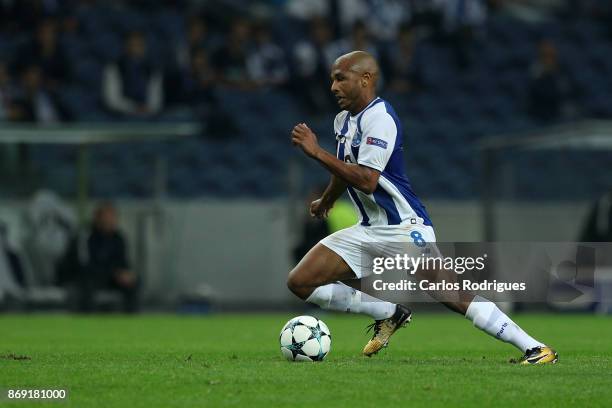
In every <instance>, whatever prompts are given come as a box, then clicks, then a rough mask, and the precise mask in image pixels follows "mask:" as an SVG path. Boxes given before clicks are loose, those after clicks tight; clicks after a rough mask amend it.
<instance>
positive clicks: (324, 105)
mask: <svg viewBox="0 0 612 408" xmlns="http://www.w3.org/2000/svg"><path fill="white" fill-rule="evenodd" d="M332 39H333V37H332V32H331V29H330V26H329V24H328V22H327V20H325V19H322V18H319V17H315V18H314V19H312V21H311V22H310V36H309V38H308V39H307V40H304V41H301V42H299V43H298V44H297V45H296V46H295V47H294V48H293V59H294V62H293V65H294V67H295V69H294V71H295V75H296V77H297V79H298V80H297V81H292V83H293V84H295V89H293V92H294V94H295V95H296V98H298V99H299V100H301V101H303V103H304V104H305V107H306V108H307V109H309V110H310V111H312V112H318V113H320V112H321V111H324V112H325V111H328V112H330V111H333V110H335V109H336V107H337V104H336V101H335V100H334V98H333V97H332V94H331V92H330V91H329V86H328V84H329V75H330V69H331V64H332V63H333V59H332V58H333V56H332V55H331V53H330V44H331V41H332ZM305 83H306V84H308V86H306V87H304V86H303V84H305Z"/></svg>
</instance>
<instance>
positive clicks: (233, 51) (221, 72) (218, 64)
mask: <svg viewBox="0 0 612 408" xmlns="http://www.w3.org/2000/svg"><path fill="white" fill-rule="evenodd" d="M250 35H251V26H250V24H249V22H248V21H247V20H245V19H243V18H237V19H235V20H234V21H233V22H232V23H231V26H230V30H229V33H228V35H227V37H226V38H225V41H224V44H223V45H222V46H221V47H220V48H219V49H217V51H215V52H214V54H213V58H212V60H213V61H214V66H215V70H216V73H217V78H218V79H219V81H220V83H221V84H222V85H224V86H227V87H230V88H235V89H239V90H252V89H254V88H255V82H254V81H252V80H251V78H250V77H249V72H248V69H247V56H248V51H249V37H250Z"/></svg>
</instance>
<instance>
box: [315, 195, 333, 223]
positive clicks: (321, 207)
mask: <svg viewBox="0 0 612 408" xmlns="http://www.w3.org/2000/svg"><path fill="white" fill-rule="evenodd" d="M329 210H331V206H330V205H327V204H325V202H324V201H323V199H322V198H319V199H318V200H314V201H313V202H312V203H310V216H311V217H314V218H318V219H323V218H327V215H328V214H329Z"/></svg>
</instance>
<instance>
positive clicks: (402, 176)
mask: <svg viewBox="0 0 612 408" xmlns="http://www.w3.org/2000/svg"><path fill="white" fill-rule="evenodd" d="M334 132H335V134H336V140H337V152H336V154H337V157H338V158H339V159H340V160H343V161H345V162H350V163H358V164H360V165H363V166H367V167H371V168H373V169H376V170H378V171H380V172H381V173H380V178H379V179H378V185H377V186H376V190H375V191H374V193H372V194H365V193H364V192H362V191H360V190H357V189H356V188H353V187H350V186H349V187H348V194H349V196H350V197H351V200H352V201H353V204H354V205H355V207H356V208H357V211H358V212H359V214H360V217H361V225H365V226H370V225H377V226H378V225H404V224H420V225H432V223H431V220H430V219H429V215H428V214H427V211H426V210H425V207H424V206H423V204H421V202H420V201H419V199H418V198H417V196H416V195H415V194H414V192H413V191H412V187H411V186H410V182H409V181H408V177H407V176H406V173H405V171H404V153H403V134H402V125H401V123H400V121H399V119H398V117H397V114H396V113H395V111H394V110H393V108H392V107H391V105H390V104H389V103H388V102H387V101H385V100H384V99H382V98H376V99H374V100H373V101H372V102H370V104H369V105H368V106H367V107H366V108H365V109H364V110H363V111H361V112H360V113H359V114H357V115H355V116H352V115H351V114H350V113H349V112H348V111H342V112H340V113H339V114H338V115H337V116H336V119H335V120H334Z"/></svg>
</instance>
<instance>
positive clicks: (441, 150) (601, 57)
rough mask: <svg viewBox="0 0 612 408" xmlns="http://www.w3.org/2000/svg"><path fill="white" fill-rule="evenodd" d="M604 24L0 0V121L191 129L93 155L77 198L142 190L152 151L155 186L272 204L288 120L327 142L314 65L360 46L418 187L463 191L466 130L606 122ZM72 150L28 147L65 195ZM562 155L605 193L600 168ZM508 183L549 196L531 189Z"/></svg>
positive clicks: (519, 17)
mask: <svg viewBox="0 0 612 408" xmlns="http://www.w3.org/2000/svg"><path fill="white" fill-rule="evenodd" d="M611 27H612V5H611V4H610V2H606V1H597V0H582V1H578V0H514V1H512V0H488V1H485V0H406V1H400V0H330V1H325V0H267V1H265V0H261V1H248V2H244V1H238V0H208V1H207V0H200V1H197V0H192V1H189V0H166V1H150V0H137V1H96V0H67V1H62V0H2V1H0V120H3V121H13V122H37V123H44V124H50V123H57V122H69V121H79V122H99V121H133V120H136V121H142V120H147V121H164V122H172V121H197V122H201V123H202V124H203V126H204V131H203V137H202V138H199V139H197V140H194V139H192V140H184V141H179V142H176V143H172V144H146V145H137V144H134V145H128V146H102V147H100V148H99V149H96V152H95V154H94V161H95V166H94V168H93V170H92V172H93V176H92V177H93V179H94V180H95V182H94V184H93V185H92V190H93V194H94V195H95V196H103V197H145V196H148V195H149V194H150V191H149V186H148V185H147V184H146V183H143V182H142V180H143V179H146V178H147V175H148V174H149V173H150V171H151V169H150V167H149V164H150V160H149V159H150V158H151V157H152V156H153V155H155V154H157V153H158V152H159V151H163V152H164V154H167V155H168V158H169V160H170V166H169V174H168V175H169V193H170V194H171V195H173V196H176V197H195V196H202V195H212V196H218V197H245V196H246V197H259V198H261V197H264V198H265V197H277V196H280V195H282V194H284V192H285V184H286V180H285V176H286V169H287V162H288V157H290V155H291V146H290V144H289V143H288V141H287V140H288V139H287V134H288V130H289V129H290V128H291V126H292V125H294V124H295V123H296V122H298V121H306V122H308V123H309V124H310V125H311V127H313V128H314V129H315V130H316V131H317V132H318V134H319V135H320V138H321V139H322V142H323V143H324V144H326V146H328V147H331V146H333V136H332V135H331V133H332V130H331V123H332V122H331V120H332V118H333V115H334V113H335V112H336V111H337V107H336V106H335V102H334V101H333V99H332V98H331V94H330V92H329V67H330V65H331V63H332V62H333V61H334V59H335V58H336V57H337V56H338V55H341V54H342V53H345V52H348V51H350V50H353V49H363V50H367V51H369V52H371V53H372V54H374V55H376V56H377V57H378V58H379V60H380V61H381V65H382V70H383V75H382V81H381V85H380V88H381V89H380V91H381V95H382V96H383V97H385V98H386V99H388V100H389V101H390V102H391V103H392V104H394V106H395V108H396V110H397V111H398V113H399V114H400V116H401V117H402V118H403V121H404V126H405V129H406V133H407V137H408V142H407V148H406V154H407V155H408V158H409V163H410V173H409V174H410V175H411V177H412V178H413V180H415V184H416V185H417V191H418V193H419V194H421V195H423V196H425V197H442V198H450V199H465V198H473V197H475V196H476V195H477V191H478V173H479V167H478V166H479V164H478V160H477V154H478V153H477V152H476V151H475V150H474V146H475V142H476V141H477V140H478V139H480V138H482V137H484V136H488V135H493V134H500V133H512V132H517V131H522V130H528V129H532V128H535V127H538V126H542V125H544V124H550V123H558V122H564V121H569V120H576V119H580V118H585V117H588V118H592V117H596V118H608V117H610V116H612V103H611V102H612V100H611V95H612V78H611V77H610V75H609V72H611V71H612V29H611ZM326 136H329V137H326ZM572 154H575V153H572ZM73 158H74V149H71V148H69V147H59V146H57V147H48V146H46V147H41V146H34V147H32V148H30V149H29V151H28V160H30V161H31V162H32V163H36V166H38V167H40V168H41V169H43V170H41V172H42V173H44V177H45V180H44V183H43V184H44V185H46V186H47V187H51V188H53V189H54V190H56V191H58V192H59V193H60V194H65V195H69V194H73V193H74V185H75V183H74V174H73V171H72V164H71V161H72V160H73ZM574 159H575V160H578V165H579V166H581V168H583V169H584V170H585V171H587V172H588V171H589V169H592V170H593V171H592V174H593V177H594V179H595V180H594V183H593V184H592V185H594V186H595V188H596V189H597V190H598V191H600V190H601V189H603V188H605V187H607V185H606V183H607V182H608V180H607V177H606V175H605V174H604V172H600V171H597V169H599V168H601V165H602V162H601V161H598V160H593V157H592V156H588V157H586V156H585V157H583V158H581V157H579V155H578V156H575V158H574ZM574 159H573V160H574ZM604 159H608V157H603V158H602V160H604ZM526 160H532V162H530V163H526V167H527V168H530V166H535V165H537V163H538V162H541V161H542V157H531V158H528V159H526ZM548 165H549V167H551V168H552V169H553V170H552V173H553V174H554V171H555V170H554V169H555V166H558V167H559V168H561V167H563V166H565V165H566V161H564V158H563V157H561V158H558V157H557V158H555V159H551V160H550V161H549V162H548ZM279 169H281V170H282V171H279ZM119 175H121V177H119ZM598 177H599V178H600V179H599V178H598ZM315 179H316V180H315ZM228 180H231V182H228ZM419 180H421V181H422V182H419ZM315 181H316V182H320V181H321V179H320V177H319V175H316V176H313V183H314V182H315ZM534 186H535V187H534ZM525 189H526V190H525V191H522V195H523V196H524V197H526V198H539V197H543V198H551V197H552V198H557V197H556V196H555V194H557V193H558V189H557V188H555V187H554V186H550V185H549V184H547V183H532V184H531V185H530V186H526V187H525ZM574 194H578V195H581V194H582V196H583V197H592V196H593V191H592V190H590V189H586V190H584V191H581V190H580V189H579V188H578V189H577V191H576V192H574Z"/></svg>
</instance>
